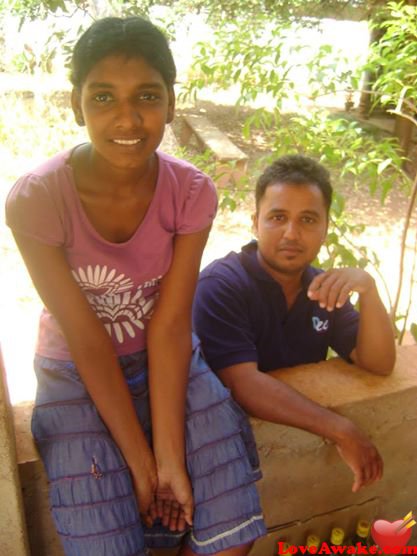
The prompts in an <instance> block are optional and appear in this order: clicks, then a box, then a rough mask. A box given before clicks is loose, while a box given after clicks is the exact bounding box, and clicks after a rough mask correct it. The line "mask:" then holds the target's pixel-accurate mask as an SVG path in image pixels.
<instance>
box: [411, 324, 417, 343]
mask: <svg viewBox="0 0 417 556" xmlns="http://www.w3.org/2000/svg"><path fill="white" fill-rule="evenodd" d="M410 332H411V334H412V336H413V338H414V340H415V341H416V342H417V323H415V322H413V323H412V324H411V326H410Z"/></svg>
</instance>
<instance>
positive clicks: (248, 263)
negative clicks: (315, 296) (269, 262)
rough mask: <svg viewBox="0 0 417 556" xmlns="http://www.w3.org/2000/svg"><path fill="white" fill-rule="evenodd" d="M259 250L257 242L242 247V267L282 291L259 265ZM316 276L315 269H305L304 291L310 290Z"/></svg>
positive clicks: (302, 278) (302, 277) (303, 277)
mask: <svg viewBox="0 0 417 556" xmlns="http://www.w3.org/2000/svg"><path fill="white" fill-rule="evenodd" d="M257 250H258V242H257V241H256V240H252V241H250V242H249V243H248V244H246V245H244V246H243V247H242V250H241V253H240V260H241V263H242V266H243V267H244V268H245V269H246V271H247V272H249V274H251V275H252V276H253V277H254V278H256V279H257V280H262V281H264V282H269V283H273V284H276V285H277V286H279V288H280V289H281V286H280V285H279V283H278V282H277V281H276V280H274V279H273V278H272V276H271V275H270V274H268V272H267V271H266V270H265V269H264V268H262V266H261V265H260V264H259V261H258V257H257V254H256V253H257ZM315 275H316V272H315V271H314V268H313V267H312V266H308V267H307V268H306V269H305V271H304V272H303V275H302V276H301V284H302V288H303V290H305V291H306V290H307V289H308V286H309V285H310V282H311V281H312V280H313V278H314V276H315Z"/></svg>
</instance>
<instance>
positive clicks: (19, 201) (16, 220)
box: [6, 174, 65, 246]
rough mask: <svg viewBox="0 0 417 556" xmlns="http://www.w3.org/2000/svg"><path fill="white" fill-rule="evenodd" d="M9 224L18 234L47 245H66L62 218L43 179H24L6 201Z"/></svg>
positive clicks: (20, 180)
mask: <svg viewBox="0 0 417 556" xmlns="http://www.w3.org/2000/svg"><path fill="white" fill-rule="evenodd" d="M6 223H7V225H8V226H9V227H10V228H11V229H12V230H13V231H15V232H19V233H21V234H24V235H27V236H30V237H32V238H33V239H36V240H38V241H40V242H42V243H46V244H47V245H55V246H59V245H63V243H64V235H65V234H64V226H63V222H62V215H61V214H60V211H59V208H58V206H57V202H56V199H53V197H52V195H51V193H50V191H49V189H48V187H47V186H46V184H45V182H44V180H43V178H41V177H40V176H36V175H33V174H28V175H25V176H23V177H22V178H20V179H19V180H18V181H17V182H16V183H15V185H14V186H13V188H12V189H11V191H10V193H9V195H8V197H7V200H6Z"/></svg>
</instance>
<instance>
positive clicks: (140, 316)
mask: <svg viewBox="0 0 417 556" xmlns="http://www.w3.org/2000/svg"><path fill="white" fill-rule="evenodd" d="M72 273H73V275H74V278H75V279H76V280H77V282H78V284H79V285H80V287H81V288H82V289H83V291H84V292H85V294H86V297H87V299H88V301H89V303H90V304H91V306H92V307H93V309H94V311H95V312H96V314H97V316H98V317H99V318H100V320H101V321H102V322H103V324H104V326H105V328H106V330H107V332H108V333H109V334H110V336H113V335H114V336H115V337H116V339H117V341H118V342H119V343H123V342H124V339H125V338H126V334H127V336H129V337H130V338H134V337H135V336H136V333H137V329H140V330H143V329H144V328H145V324H144V320H145V319H149V318H150V316H151V314H152V309H153V306H154V304H155V301H156V298H157V295H158V294H157V292H155V293H154V294H153V295H151V296H148V297H145V296H144V294H143V286H139V287H138V288H137V289H136V292H135V291H134V285H133V281H132V280H131V279H130V278H128V277H126V276H125V275H124V274H118V275H117V271H116V270H115V269H112V270H110V271H109V272H108V269H107V266H103V267H100V266H99V265H96V266H95V268H94V269H93V267H92V266H90V265H89V266H87V268H86V269H83V268H78V270H77V272H75V271H72Z"/></svg>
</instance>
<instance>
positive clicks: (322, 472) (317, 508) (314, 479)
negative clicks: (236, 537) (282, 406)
mask: <svg viewBox="0 0 417 556" xmlns="http://www.w3.org/2000/svg"><path fill="white" fill-rule="evenodd" d="M275 375H276V377H277V378H279V379H280V380H283V381H285V382H286V383H288V384H290V385H291V386H293V387H294V388H296V389H297V390H299V391H300V392H302V393H304V394H305V395H307V396H309V397H310V398H312V399H314V400H315V401H317V402H319V403H320V404H322V405H324V406H326V407H329V408H331V409H333V410H334V411H337V412H339V413H341V414H343V415H346V416H347V417H349V418H350V419H352V421H354V422H355V423H356V424H357V425H358V426H359V427H361V428H362V430H364V431H365V432H366V433H367V434H368V435H369V436H370V437H371V438H372V440H373V441H374V442H375V444H376V445H377V447H378V449H379V450H380V452H381V454H382V456H383V458H384V462H385V473H384V477H383V479H382V480H381V481H380V482H379V483H378V484H376V485H372V486H371V487H367V488H365V489H363V490H361V491H360V492H359V493H356V494H353V493H352V492H351V487H352V474H351V472H350V470H349V469H348V468H347V466H346V465H345V464H344V463H343V462H342V461H341V459H340V457H339V455H338V453H337V450H336V449H335V447H334V446H333V445H332V444H330V443H327V442H325V441H324V440H323V439H321V438H319V437H317V436H315V435H312V434H309V433H307V432H304V431H301V430H298V429H293V428H290V427H285V426H282V425H274V424H271V423H267V422H265V421H260V420H257V419H253V420H252V425H253V428H254V432H255V437H256V441H257V445H258V450H259V454H260V458H261V466H262V469H263V473H264V477H263V479H262V481H260V483H259V490H260V494H261V498H262V505H263V509H264V512H265V517H266V521H267V526H268V530H269V535H268V536H267V537H265V538H263V539H260V540H259V541H258V542H257V543H255V546H254V548H253V549H252V552H251V556H268V555H271V556H272V555H273V554H276V542H277V541H278V540H284V539H285V540H286V541H289V542H291V543H294V544H301V543H303V542H304V540H305V538H306V536H307V534H309V533H312V532H315V533H316V534H318V535H320V536H321V539H322V540H327V539H328V536H329V532H330V529H331V527H333V526H336V525H338V526H342V527H344V528H345V529H346V531H347V532H349V533H352V531H353V527H354V524H355V523H356V521H357V520H358V519H360V518H362V519H368V520H373V519H376V518H378V517H380V518H383V519H388V520H395V519H400V518H402V517H403V516H404V515H405V514H406V513H408V511H410V510H415V509H416V506H417V499H416V496H417V464H416V462H417V345H414V346H407V347H400V348H398V351H397V364H396V367H395V370H394V372H393V374H392V375H391V376H389V377H377V376H374V375H370V374H369V373H366V372H365V371H362V370H361V369H358V368H357V367H355V366H354V365H349V364H347V363H345V362H343V361H341V360H339V359H333V360H330V361H326V362H323V363H319V364H316V365H305V366H301V367H297V368H294V369H290V370H282V371H279V372H277V373H275ZM31 405H32V404H30V403H28V404H21V405H18V406H15V407H14V415H15V423H16V426H15V430H16V441H17V458H18V462H19V473H20V478H21V484H22V489H23V494H24V501H25V510H26V520H27V523H28V531H29V539H30V544H31V549H32V553H33V554H39V555H42V556H62V554H63V553H62V551H61V549H60V546H59V540H58V539H57V536H56V534H55V531H54V530H53V527H52V523H51V518H50V516H49V512H48V502H47V494H46V491H47V482H46V477H45V475H44V471H43V468H42V465H41V463H40V462H39V459H38V455H37V452H36V449H35V447H34V445H33V441H32V438H31V435H30V428H29V422H30V413H31ZM414 529H417V528H414ZM414 529H413V537H412V539H413V538H414V537H415V535H416V534H415V532H414ZM409 544H416V540H414V541H413V540H412V541H410V543H409Z"/></svg>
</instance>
